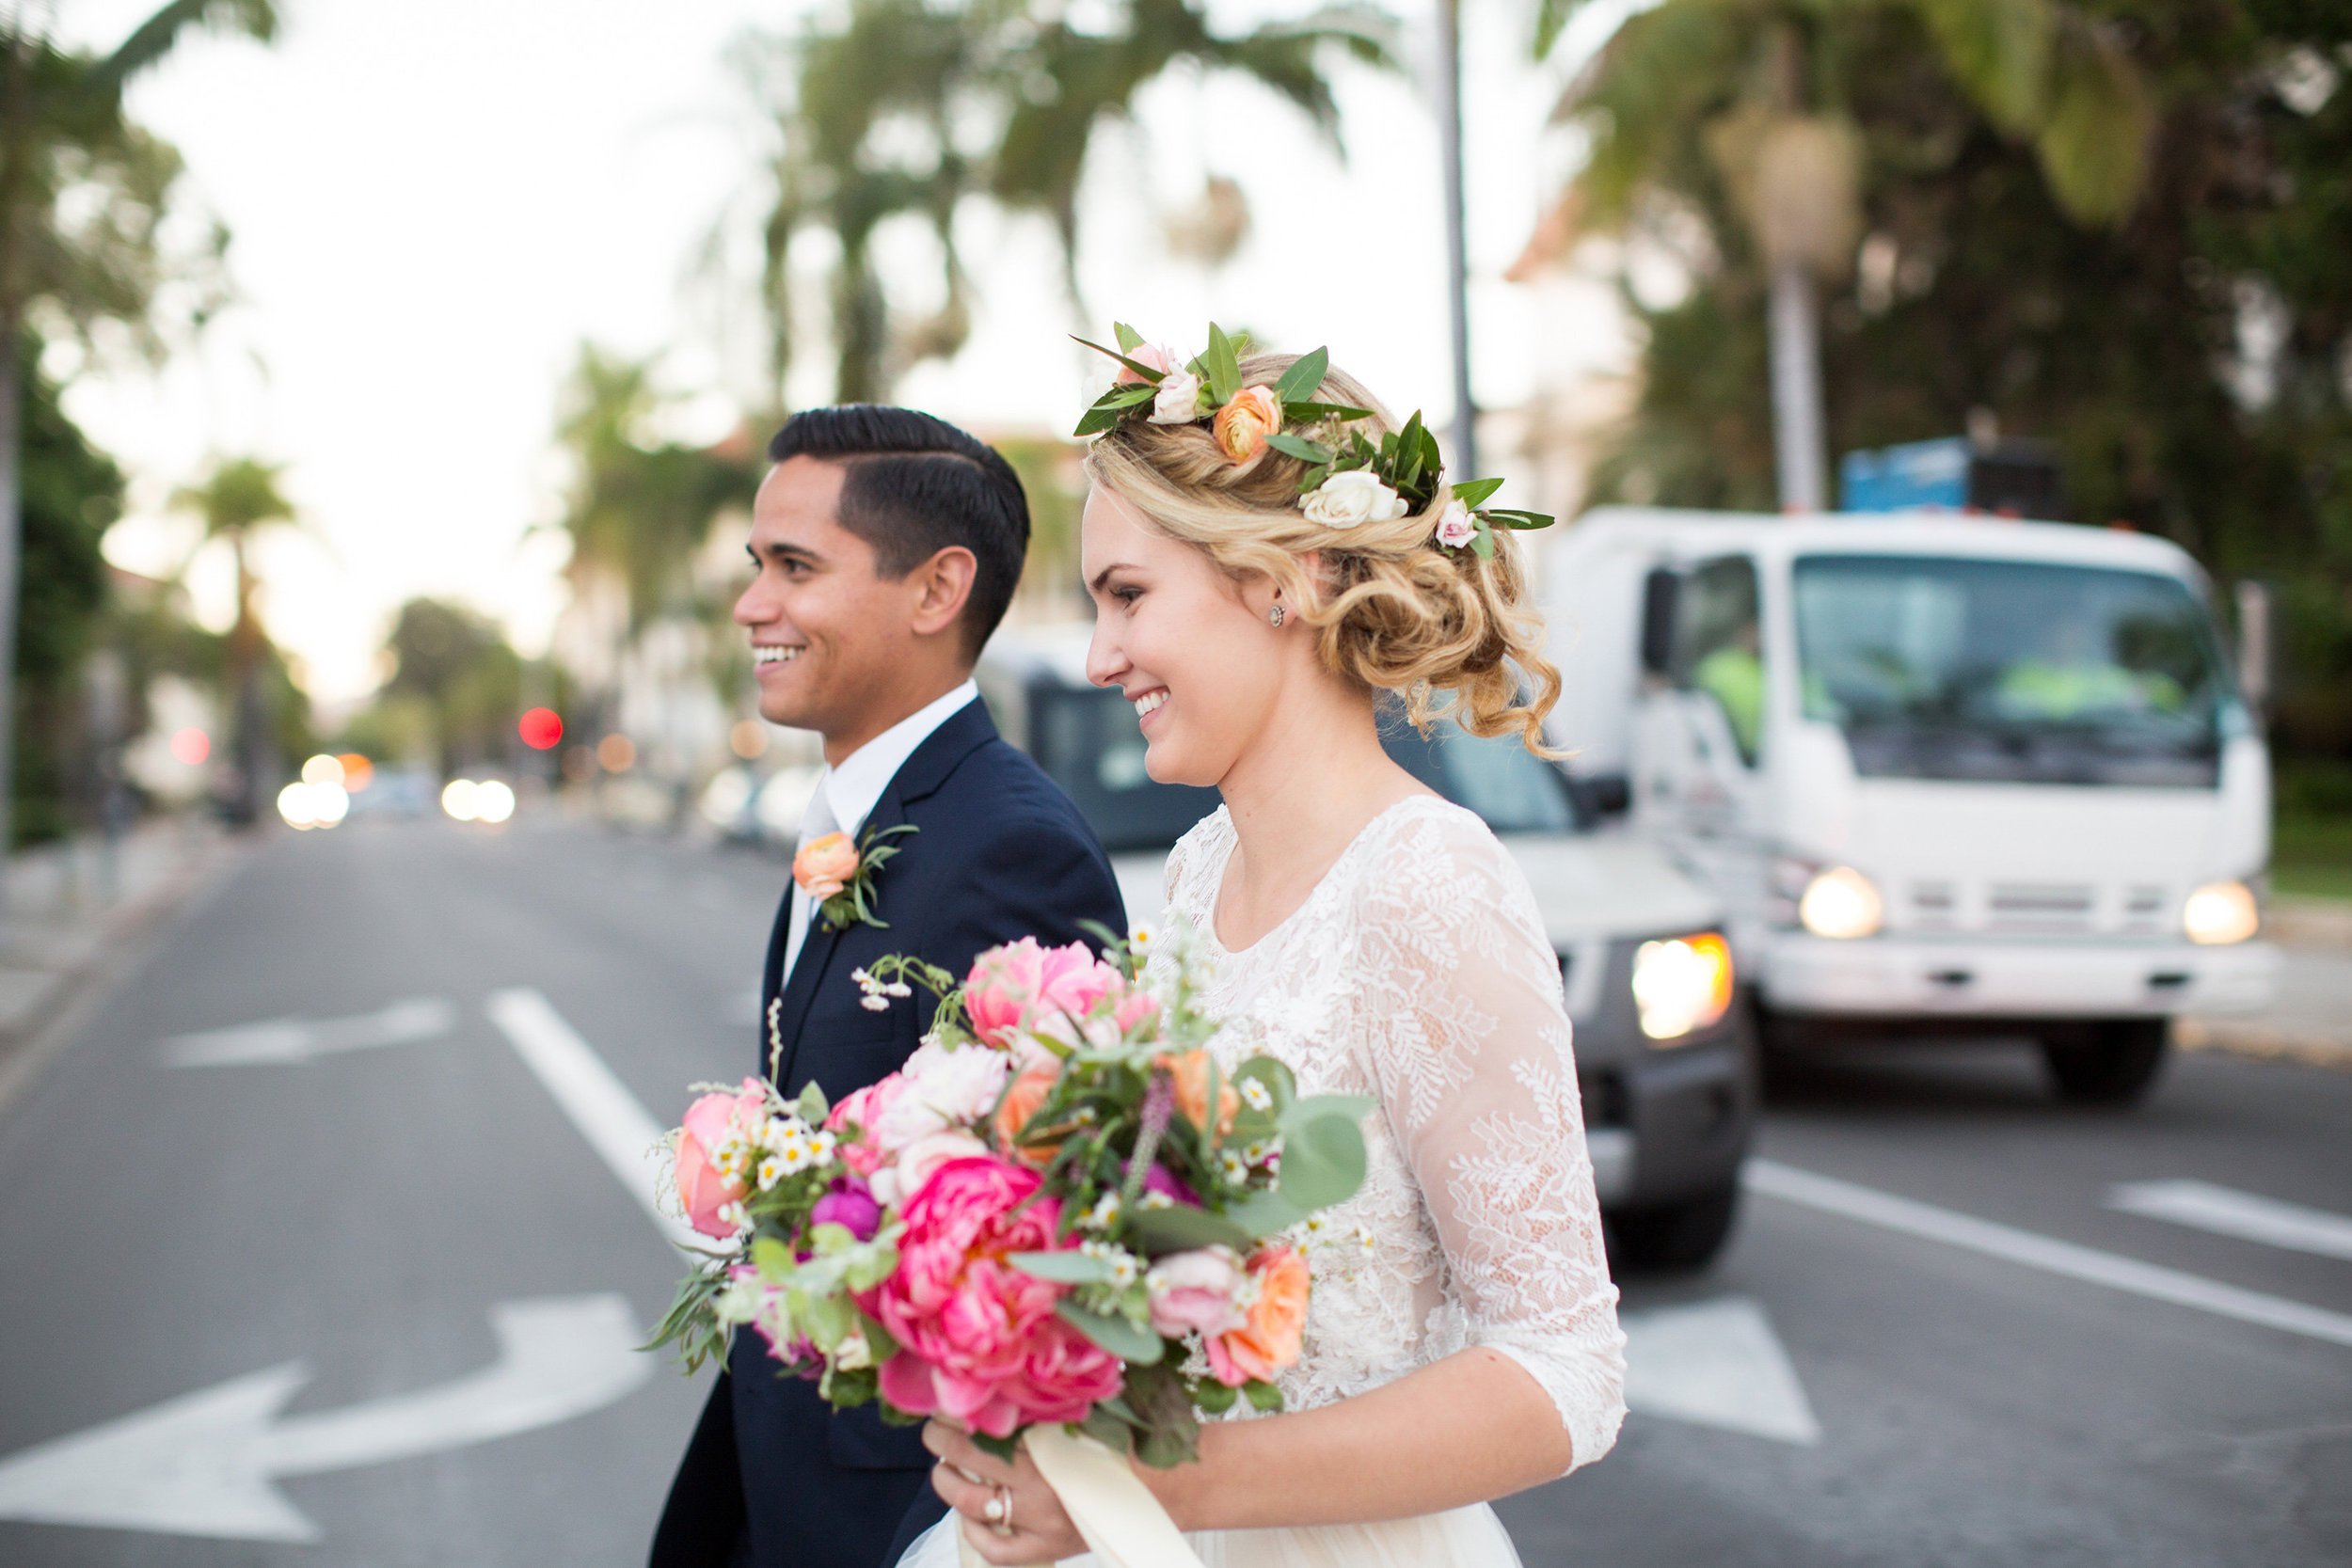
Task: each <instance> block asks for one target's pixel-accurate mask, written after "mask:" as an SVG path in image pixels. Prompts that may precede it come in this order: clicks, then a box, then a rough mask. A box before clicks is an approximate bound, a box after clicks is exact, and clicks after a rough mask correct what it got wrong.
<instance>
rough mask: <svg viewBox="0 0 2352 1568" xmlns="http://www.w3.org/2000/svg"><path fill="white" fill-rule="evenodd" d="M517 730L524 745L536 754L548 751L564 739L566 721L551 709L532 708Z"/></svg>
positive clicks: (523, 717)
mask: <svg viewBox="0 0 2352 1568" xmlns="http://www.w3.org/2000/svg"><path fill="white" fill-rule="evenodd" d="M515 729H516V733H517V734H519V735H520V736H522V737H523V744H524V745H526V746H528V747H530V748H531V749H532V751H534V752H545V751H548V750H550V749H552V748H553V747H554V745H555V743H556V742H557V741H559V740H561V739H563V738H564V721H563V720H562V719H561V718H560V717H558V716H557V714H556V711H555V710H554V709H553V708H550V707H534V708H532V710H531V711H530V712H528V713H526V714H524V715H523V716H522V720H521V721H520V722H518V723H517V724H516V726H515Z"/></svg>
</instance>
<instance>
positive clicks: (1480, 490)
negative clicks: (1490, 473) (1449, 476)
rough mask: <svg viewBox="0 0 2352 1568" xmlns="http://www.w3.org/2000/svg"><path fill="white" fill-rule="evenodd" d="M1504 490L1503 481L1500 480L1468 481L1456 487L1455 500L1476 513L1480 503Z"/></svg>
mask: <svg viewBox="0 0 2352 1568" xmlns="http://www.w3.org/2000/svg"><path fill="white" fill-rule="evenodd" d="M1500 489H1502V481H1501V480H1499V479H1472V480H1466V481H1464V482H1463V483H1460V484H1457V485H1455V486H1454V499H1455V500H1457V501H1460V502H1461V503H1462V504H1463V505H1464V506H1467V507H1469V508H1470V510H1471V511H1473V512H1475V511H1477V510H1478V507H1479V505H1480V503H1482V502H1483V501H1485V500H1486V498H1487V497H1488V496H1491V495H1493V494H1494V493H1495V492H1496V491H1497V490H1500Z"/></svg>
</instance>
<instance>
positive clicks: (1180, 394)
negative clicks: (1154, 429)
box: [1152, 371, 1200, 424]
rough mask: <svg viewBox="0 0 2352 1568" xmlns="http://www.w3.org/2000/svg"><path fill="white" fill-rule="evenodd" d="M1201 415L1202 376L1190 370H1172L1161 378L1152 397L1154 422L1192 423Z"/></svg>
mask: <svg viewBox="0 0 2352 1568" xmlns="http://www.w3.org/2000/svg"><path fill="white" fill-rule="evenodd" d="M1199 418H1200V377H1199V376H1197V375H1195V374H1193V373H1192V372H1190V371H1170V372H1168V373H1167V374H1166V375H1164V376H1162V377H1161V378H1160V389H1159V390H1158V392H1156V393H1154V394H1153V396H1152V423H1153V424H1190V423H1192V422H1193V420H1197V419H1199Z"/></svg>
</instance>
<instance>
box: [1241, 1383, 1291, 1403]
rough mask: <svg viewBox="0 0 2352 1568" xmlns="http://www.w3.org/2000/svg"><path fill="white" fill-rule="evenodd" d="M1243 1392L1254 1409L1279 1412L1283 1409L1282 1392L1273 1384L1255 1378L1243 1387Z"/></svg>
mask: <svg viewBox="0 0 2352 1568" xmlns="http://www.w3.org/2000/svg"><path fill="white" fill-rule="evenodd" d="M1241 1391H1242V1392H1243V1393H1244V1394H1247V1395H1248V1397H1249V1403H1250V1406H1251V1407H1252V1408H1253V1409H1257V1410H1279V1409H1281V1408H1282V1390H1280V1389H1279V1388H1277V1387H1276V1386H1274V1385H1273V1384H1271V1383H1263V1382H1260V1381H1259V1380H1258V1379H1256V1378H1254V1377H1253V1378H1251V1379H1250V1380H1249V1381H1248V1383H1245V1384H1243V1385H1242V1387H1241Z"/></svg>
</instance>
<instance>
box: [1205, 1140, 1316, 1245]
mask: <svg viewBox="0 0 2352 1568" xmlns="http://www.w3.org/2000/svg"><path fill="white" fill-rule="evenodd" d="M1282 1166H1283V1169H1282V1179H1283V1184H1282V1185H1281V1186H1280V1187H1277V1188H1276V1189H1275V1190H1274V1191H1272V1192H1258V1193H1251V1194H1250V1195H1249V1196H1248V1197H1245V1198H1243V1199H1242V1200H1241V1201H1240V1202H1239V1203H1236V1204H1233V1205H1232V1207H1230V1208H1228V1209H1227V1210H1226V1211H1225V1217H1226V1218H1227V1219H1228V1220H1231V1221H1232V1223H1233V1224H1234V1225H1236V1226H1239V1227H1242V1228H1243V1229H1244V1230H1247V1231H1248V1233H1249V1235H1250V1237H1251V1238H1252V1240H1251V1242H1250V1243H1245V1246H1242V1247H1235V1248H1234V1249H1233V1250H1234V1251H1236V1252H1240V1251H1243V1250H1246V1247H1247V1246H1250V1245H1254V1244H1255V1238H1257V1237H1260V1236H1271V1235H1274V1234H1275V1233H1276V1232H1277V1231H1282V1230H1288V1229H1289V1228H1290V1227H1292V1226H1294V1225H1296V1224H1297V1223H1298V1222H1299V1221H1300V1220H1303V1219H1305V1218H1306V1217H1307V1214H1308V1212H1309V1211H1307V1210H1304V1209H1301V1208H1300V1207H1299V1206H1298V1205H1297V1204H1295V1203H1294V1202H1292V1201H1291V1199H1290V1196H1289V1184H1290V1156H1289V1155H1288V1153H1287V1152H1286V1153H1285V1154H1284V1155H1283V1159H1282Z"/></svg>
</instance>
